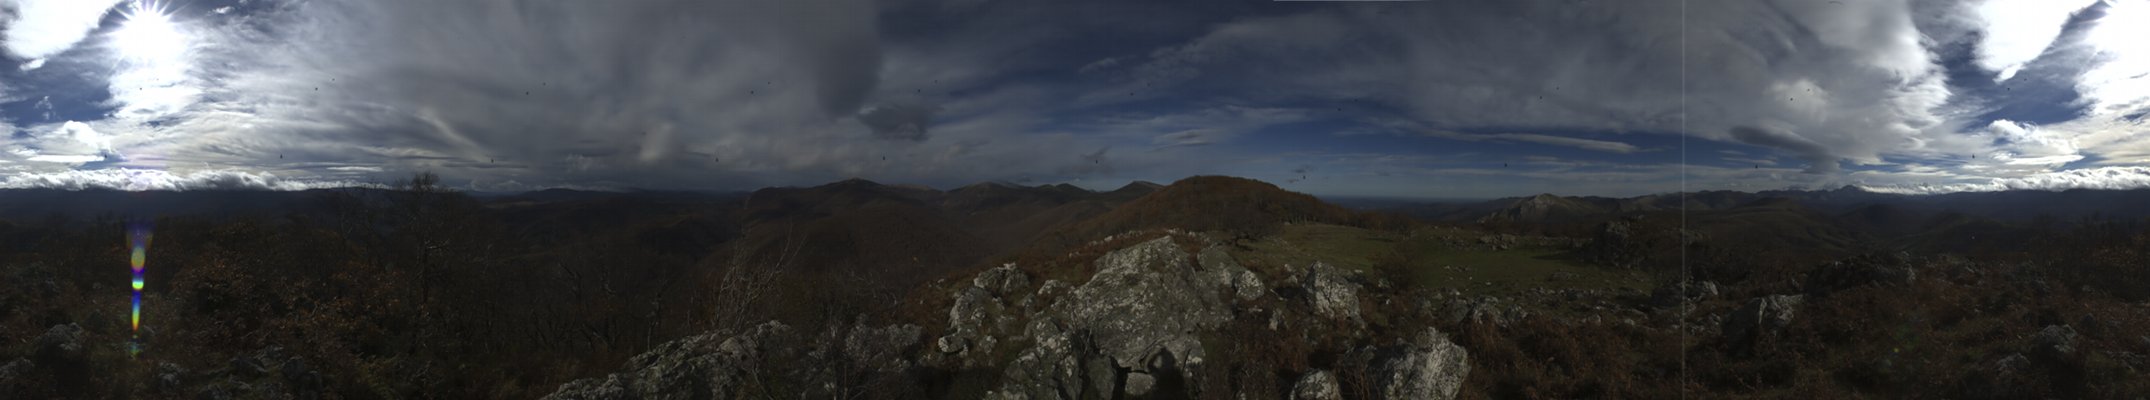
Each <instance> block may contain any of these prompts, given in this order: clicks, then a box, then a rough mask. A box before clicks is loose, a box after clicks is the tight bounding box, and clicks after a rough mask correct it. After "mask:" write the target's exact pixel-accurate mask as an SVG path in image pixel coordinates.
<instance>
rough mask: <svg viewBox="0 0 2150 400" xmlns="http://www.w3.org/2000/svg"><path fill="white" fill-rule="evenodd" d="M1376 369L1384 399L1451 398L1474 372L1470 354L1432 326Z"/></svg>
mask: <svg viewBox="0 0 2150 400" xmlns="http://www.w3.org/2000/svg"><path fill="white" fill-rule="evenodd" d="M1400 350H1401V351H1400V352H1397V353H1396V354H1395V355H1393V356H1390V357H1388V358H1387V360H1385V361H1383V362H1381V363H1380V364H1379V366H1378V368H1377V369H1376V370H1375V372H1376V373H1375V375H1374V384H1375V388H1376V389H1378V390H1380V397H1381V398H1384V399H1452V398H1455V397H1456V391H1458V390H1461V389H1462V388H1463V379H1464V378H1465V377H1468V376H1469V375H1470V373H1471V364H1470V354H1469V352H1467V351H1465V350H1464V349H1463V347H1462V346H1457V345H1456V343H1455V342H1451V341H1449V340H1448V335H1445V334H1442V333H1441V331H1439V330H1436V329H1433V328H1431V327H1429V328H1426V331H1425V332H1421V333H1420V334H1419V335H1418V336H1417V337H1414V338H1413V339H1412V340H1411V342H1410V343H1409V344H1407V345H1406V346H1404V348H1402V349H1400Z"/></svg>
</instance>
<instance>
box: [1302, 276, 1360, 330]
mask: <svg viewBox="0 0 2150 400" xmlns="http://www.w3.org/2000/svg"><path fill="white" fill-rule="evenodd" d="M1303 282H1305V283H1304V284H1305V285H1306V291H1307V296H1308V297H1310V298H1312V299H1313V301H1314V312H1315V313H1317V314H1321V315H1322V316H1324V317H1329V318H1336V319H1344V320H1351V321H1357V320H1359V295H1358V293H1359V284H1357V283H1352V282H1351V280H1350V279H1347V278H1345V277H1344V275H1343V271H1338V270H1337V269H1336V267H1332V266H1329V264H1324V263H1321V262H1315V263H1314V264H1313V265H1309V266H1307V268H1306V278H1305V279H1304V280H1303Z"/></svg>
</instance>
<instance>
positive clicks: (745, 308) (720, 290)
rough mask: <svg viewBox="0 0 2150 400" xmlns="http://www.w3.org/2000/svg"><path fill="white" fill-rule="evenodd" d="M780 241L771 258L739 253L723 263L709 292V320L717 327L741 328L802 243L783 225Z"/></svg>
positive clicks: (723, 329) (727, 329)
mask: <svg viewBox="0 0 2150 400" xmlns="http://www.w3.org/2000/svg"><path fill="white" fill-rule="evenodd" d="M785 229H786V232H785V234H784V242H783V244H782V245H780V246H779V247H778V248H777V254H775V255H774V256H773V258H774V259H773V260H771V259H766V258H765V259H763V260H752V259H751V257H752V255H750V254H741V255H739V256H737V257H735V258H734V259H733V261H732V262H731V263H729V265H726V266H725V267H724V274H723V276H722V277H720V278H719V280H718V281H717V284H716V288H714V290H713V291H712V293H711V296H712V297H713V298H712V299H711V300H712V301H711V302H712V307H711V310H710V311H711V312H710V318H709V321H710V324H711V325H712V327H714V328H715V329H717V330H719V331H734V330H737V329H740V328H745V327H746V326H748V325H749V324H750V323H751V322H750V319H751V318H750V317H752V316H753V308H754V307H755V306H756V305H759V304H760V302H761V300H762V298H763V297H766V296H768V294H769V289H770V288H771V287H772V286H774V285H775V284H776V283H777V282H778V280H779V279H780V278H782V277H783V276H784V272H785V269H786V267H788V266H789V265H790V264H791V262H792V261H793V260H795V259H797V257H798V255H799V251H800V250H801V249H803V248H805V243H803V242H800V241H798V240H797V237H796V232H794V231H792V227H789V226H787V227H786V228H785Z"/></svg>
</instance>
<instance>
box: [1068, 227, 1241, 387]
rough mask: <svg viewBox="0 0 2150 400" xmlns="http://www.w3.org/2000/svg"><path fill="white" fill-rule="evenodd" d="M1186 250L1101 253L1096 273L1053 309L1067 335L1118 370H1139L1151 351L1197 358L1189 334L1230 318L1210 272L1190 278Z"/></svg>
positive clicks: (1162, 243)
mask: <svg viewBox="0 0 2150 400" xmlns="http://www.w3.org/2000/svg"><path fill="white" fill-rule="evenodd" d="M1187 259H1188V257H1187V253H1186V252H1183V251H1180V249H1179V246H1178V245H1175V244H1173V243H1172V240H1171V238H1170V237H1165V238H1159V239H1156V240H1151V241H1148V242H1144V243H1142V244H1138V245H1135V246H1132V247H1128V248H1125V249H1121V250H1118V251H1114V252H1112V253H1108V254H1106V255H1105V256H1103V257H1100V258H1098V260H1097V269H1098V272H1097V274H1096V275H1094V276H1092V277H1091V278H1090V282H1088V283H1084V284H1083V285H1082V286H1081V287H1078V288H1076V289H1075V291H1074V292H1073V293H1071V295H1070V296H1069V297H1068V298H1066V299H1063V300H1062V301H1060V302H1058V303H1056V304H1055V306H1056V307H1059V310H1058V311H1060V314H1061V315H1062V316H1063V317H1064V319H1063V320H1064V321H1065V322H1066V323H1067V324H1068V325H1069V326H1070V329H1073V330H1084V331H1088V332H1090V333H1091V335H1093V338H1094V339H1095V340H1096V343H1097V347H1098V348H1099V350H1101V351H1102V352H1103V353H1104V354H1105V355H1107V356H1110V357H1112V359H1113V360H1115V362H1116V363H1117V364H1119V366H1120V367H1121V368H1128V369H1138V370H1139V369H1141V368H1144V366H1143V365H1142V362H1144V360H1148V359H1150V357H1151V356H1153V355H1155V354H1156V353H1158V352H1160V351H1163V352H1170V353H1171V354H1172V355H1173V358H1174V359H1177V360H1183V361H1184V362H1185V363H1187V364H1189V365H1199V364H1200V363H1201V360H1202V358H1203V357H1204V355H1203V354H1202V346H1201V342H1200V341H1199V340H1198V339H1197V338H1196V337H1195V333H1196V332H1200V331H1204V330H1209V329H1214V328H1216V327H1217V326H1219V325H1221V324H1223V323H1224V322H1225V321H1226V320H1227V319H1228V318H1229V317H1230V315H1231V314H1230V310H1229V309H1228V308H1227V305H1226V304H1225V303H1224V301H1223V299H1222V297H1223V294H1222V291H1223V290H1224V289H1225V288H1226V287H1228V285H1227V284H1226V283H1225V282H1222V281H1220V280H1218V279H1216V278H1217V276H1216V275H1208V274H1199V273H1196V271H1195V268H1194V266H1193V265H1189V263H1188V262H1187V261H1188V260H1187Z"/></svg>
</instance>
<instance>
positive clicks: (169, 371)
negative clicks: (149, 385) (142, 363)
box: [156, 362, 187, 394]
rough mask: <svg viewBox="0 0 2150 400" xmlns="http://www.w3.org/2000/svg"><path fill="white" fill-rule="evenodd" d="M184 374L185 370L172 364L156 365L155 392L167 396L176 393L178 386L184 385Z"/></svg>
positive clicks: (161, 363)
mask: <svg viewBox="0 0 2150 400" xmlns="http://www.w3.org/2000/svg"><path fill="white" fill-rule="evenodd" d="M186 374H187V369H186V368H180V367H179V364H173V363H168V362H160V363H157V382H156V385H157V386H156V390H157V392H158V393H167V394H169V393H178V392H179V389H180V385H181V384H183V383H185V382H184V378H185V376H186Z"/></svg>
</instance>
